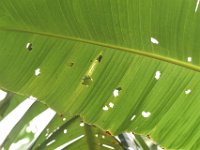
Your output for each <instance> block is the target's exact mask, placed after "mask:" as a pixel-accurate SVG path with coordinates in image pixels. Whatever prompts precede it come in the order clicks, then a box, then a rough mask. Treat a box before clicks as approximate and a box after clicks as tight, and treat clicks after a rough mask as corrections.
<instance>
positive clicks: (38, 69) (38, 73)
mask: <svg viewBox="0 0 200 150" xmlns="http://www.w3.org/2000/svg"><path fill="white" fill-rule="evenodd" d="M40 74H41V72H40V68H37V69H36V70H35V76H39V75H40Z"/></svg>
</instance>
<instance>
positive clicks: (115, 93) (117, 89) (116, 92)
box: [113, 87, 122, 97]
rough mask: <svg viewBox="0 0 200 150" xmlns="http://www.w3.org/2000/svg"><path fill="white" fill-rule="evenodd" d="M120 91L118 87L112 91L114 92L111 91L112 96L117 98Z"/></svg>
mask: <svg viewBox="0 0 200 150" xmlns="http://www.w3.org/2000/svg"><path fill="white" fill-rule="evenodd" d="M121 90H122V88H121V87H118V88H116V89H114V91H113V95H114V97H117V96H119V92H120V91H121Z"/></svg>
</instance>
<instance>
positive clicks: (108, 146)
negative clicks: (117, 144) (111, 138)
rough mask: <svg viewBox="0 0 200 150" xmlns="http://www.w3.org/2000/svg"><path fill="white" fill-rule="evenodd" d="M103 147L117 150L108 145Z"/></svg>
mask: <svg viewBox="0 0 200 150" xmlns="http://www.w3.org/2000/svg"><path fill="white" fill-rule="evenodd" d="M102 146H103V147H106V148H109V149H115V148H114V147H112V146H110V145H107V144H102Z"/></svg>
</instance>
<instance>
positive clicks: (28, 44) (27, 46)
mask: <svg viewBox="0 0 200 150" xmlns="http://www.w3.org/2000/svg"><path fill="white" fill-rule="evenodd" d="M26 49H27V50H29V51H31V50H32V49H33V48H32V43H27V44H26Z"/></svg>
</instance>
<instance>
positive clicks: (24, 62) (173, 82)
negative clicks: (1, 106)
mask: <svg viewBox="0 0 200 150" xmlns="http://www.w3.org/2000/svg"><path fill="white" fill-rule="evenodd" d="M197 4H198V3H196V1H186V0H185V1H183V0H176V1H173V0H168V1H160V0H150V1H146V0H132V1H128V0H124V1H116V0H109V1H108V0H101V1H97V0H88V1H81V0H76V1H74V0H68V1H65V0H57V1H54V0H48V1H47V0H46V1H45V0H35V1H27V0H21V1H20V2H19V1H12V0H1V1H0V35H1V36H0V45H1V48H0V54H1V55H0V72H1V73H0V79H1V80H0V87H1V88H3V89H7V90H9V91H13V92H17V93H19V94H21V95H25V96H29V95H33V96H35V97H37V98H38V99H40V100H41V102H42V103H45V104H46V105H48V106H50V107H51V108H53V109H54V110H56V112H58V113H59V114H68V113H70V115H81V117H82V118H83V119H84V121H85V122H88V123H90V124H95V125H97V126H98V127H100V128H102V129H105V130H109V131H111V132H112V133H113V134H115V135H116V134H119V133H121V132H123V131H134V132H135V133H140V134H149V135H150V137H151V138H152V139H153V140H154V141H156V142H158V143H159V144H160V145H162V146H164V147H166V148H170V149H191V148H192V147H193V145H196V142H197V141H198V140H199V135H200V134H199V132H200V130H199V126H198V124H199V117H200V113H199V104H200V102H199V101H198V100H199V99H200V94H199V89H200V84H199V83H200V74H199V72H200V66H199V64H200V61H199V57H200V53H199V50H198V48H199V47H200V42H199V40H200V36H199V35H200V29H199V27H198V25H199V23H200V16H199V9H198V5H197ZM100 57H101V60H99V58H100ZM118 88H120V89H121V90H120V91H119V90H117V89H118ZM115 89H116V90H117V91H115V94H116V95H115V96H116V97H115V96H114V95H113V91H114V90H115ZM117 94H118V96H117ZM109 104H110V106H111V107H113V104H114V108H111V107H109ZM102 108H103V109H102ZM108 108H109V109H108ZM107 109H108V110H107ZM104 110H105V111H104ZM106 110H107V111H106ZM134 115H135V117H133V116H134Z"/></svg>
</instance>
